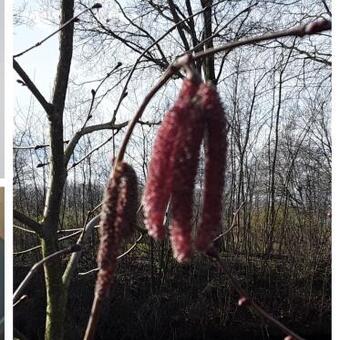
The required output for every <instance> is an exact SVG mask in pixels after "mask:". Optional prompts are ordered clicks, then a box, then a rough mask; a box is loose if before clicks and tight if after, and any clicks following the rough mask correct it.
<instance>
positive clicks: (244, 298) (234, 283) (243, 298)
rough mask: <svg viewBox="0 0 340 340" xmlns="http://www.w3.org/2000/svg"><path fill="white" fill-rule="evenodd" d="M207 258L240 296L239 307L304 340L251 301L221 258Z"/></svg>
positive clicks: (215, 254) (213, 255)
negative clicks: (251, 311) (225, 276)
mask: <svg viewBox="0 0 340 340" xmlns="http://www.w3.org/2000/svg"><path fill="white" fill-rule="evenodd" d="M207 255H208V257H209V258H210V259H211V260H213V261H214V262H215V263H216V264H217V267H218V268H219V269H220V270H221V271H222V272H223V273H224V274H226V275H227V277H228V279H229V281H230V283H231V285H232V286H233V288H234V289H235V290H236V292H237V293H238V294H239V295H240V299H239V305H240V306H247V307H249V308H252V309H253V310H254V311H255V312H256V313H257V314H258V315H260V316H262V317H263V318H264V319H266V320H268V321H269V322H270V323H272V324H273V325H275V326H276V327H278V328H280V329H281V330H282V331H283V332H284V333H285V334H287V335H290V336H292V337H293V339H294V340H304V339H303V338H302V337H301V336H299V335H298V334H296V333H295V332H293V331H292V330H291V329H289V328H288V327H287V326H285V325H284V324H282V323H281V322H280V321H278V320H277V319H275V318H274V317H273V316H272V315H271V314H269V313H268V312H266V311H265V310H264V309H263V308H262V307H261V306H260V305H258V304H257V303H256V302H255V301H253V299H252V298H251V297H250V296H249V295H248V293H247V292H246V291H245V290H244V289H243V288H242V287H241V285H240V284H239V283H238V281H237V280H236V279H235V278H234V277H233V276H232V275H231V274H230V272H229V271H228V270H227V269H226V266H225V265H224V263H223V262H222V260H221V258H220V257H219V255H218V254H217V253H214V252H211V253H209V254H207Z"/></svg>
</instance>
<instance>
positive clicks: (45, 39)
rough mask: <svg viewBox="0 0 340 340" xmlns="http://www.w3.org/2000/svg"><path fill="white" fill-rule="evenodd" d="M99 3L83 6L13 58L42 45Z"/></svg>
mask: <svg viewBox="0 0 340 340" xmlns="http://www.w3.org/2000/svg"><path fill="white" fill-rule="evenodd" d="M99 5H100V4H94V5H93V6H92V7H87V8H85V9H84V10H83V11H81V12H80V13H79V14H77V15H76V16H74V17H73V18H71V19H70V20H67V21H66V22H65V23H64V24H63V25H61V26H60V27H59V28H58V29H57V30H55V31H54V32H52V33H51V34H49V35H48V36H47V37H46V38H44V39H43V40H41V41H39V42H37V43H36V44H34V45H33V46H31V47H29V48H27V49H26V50H24V51H22V52H20V53H18V54H15V55H14V56H13V58H18V57H21V56H22V55H24V54H25V53H27V52H29V51H31V50H33V49H34V48H36V47H39V46H40V45H42V44H43V43H44V42H45V41H47V40H48V39H50V38H51V37H53V36H54V35H55V34H57V33H58V32H60V31H61V30H63V29H64V28H65V27H66V26H68V25H69V24H71V23H72V22H74V21H75V20H77V19H78V18H79V17H80V16H81V15H82V14H84V13H85V12H87V11H90V10H92V9H94V8H97V9H99V8H100V7H101V5H100V6H99Z"/></svg>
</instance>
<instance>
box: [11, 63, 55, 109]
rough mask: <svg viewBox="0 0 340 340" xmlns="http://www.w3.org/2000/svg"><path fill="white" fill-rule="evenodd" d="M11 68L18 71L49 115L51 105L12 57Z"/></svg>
mask: <svg viewBox="0 0 340 340" xmlns="http://www.w3.org/2000/svg"><path fill="white" fill-rule="evenodd" d="M13 68H14V70H15V71H16V72H17V73H18V75H19V76H20V77H21V79H22V80H23V81H24V83H25V85H26V86H27V87H28V88H29V90H30V91H31V92H32V94H33V96H34V97H35V98H36V99H37V100H38V102H39V103H40V104H41V106H42V107H43V108H44V110H45V111H46V113H47V115H51V113H52V111H53V105H52V104H51V103H49V102H48V101H47V100H46V99H45V97H44V96H43V95H42V94H41V92H40V91H39V90H38V88H37V87H36V86H35V84H34V83H33V82H32V80H31V79H30V78H29V76H28V75H27V74H26V72H25V71H24V70H23V69H22V68H21V66H20V65H19V63H18V62H17V61H16V60H14V59H13Z"/></svg>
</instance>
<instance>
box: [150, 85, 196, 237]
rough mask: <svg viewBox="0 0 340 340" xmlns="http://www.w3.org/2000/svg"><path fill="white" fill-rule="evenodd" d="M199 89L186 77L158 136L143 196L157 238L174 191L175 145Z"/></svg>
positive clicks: (152, 234)
mask: <svg viewBox="0 0 340 340" xmlns="http://www.w3.org/2000/svg"><path fill="white" fill-rule="evenodd" d="M196 91H197V85H196V84H195V83H193V82H192V81H191V80H188V79H186V80H184V82H183V85H182V89H181V91H180V94H179V97H178V99H177V100H176V103H175V105H174V107H173V108H172V109H170V111H169V112H168V113H167V114H166V115H165V117H164V120H163V122H162V125H161V126H160V128H159V130H158V133H157V136H156V139H155V143H154V147H153V151H152V157H151V160H150V163H149V170H148V179H147V182H146V185H145V190H144V195H143V206H144V213H145V225H146V228H147V229H148V233H149V235H150V236H152V237H153V238H155V239H157V240H160V239H163V238H164V237H165V227H164V225H163V221H164V215H165V211H166V207H167V204H168V202H169V199H170V195H171V191H172V183H173V167H174V160H175V159H174V157H173V156H172V153H173V149H174V144H175V141H176V140H177V138H178V134H179V132H180V130H181V128H182V127H181V126H182V120H183V118H184V117H185V114H186V112H187V107H188V105H189V103H190V101H191V98H192V97H193V96H194V94H195V93H196Z"/></svg>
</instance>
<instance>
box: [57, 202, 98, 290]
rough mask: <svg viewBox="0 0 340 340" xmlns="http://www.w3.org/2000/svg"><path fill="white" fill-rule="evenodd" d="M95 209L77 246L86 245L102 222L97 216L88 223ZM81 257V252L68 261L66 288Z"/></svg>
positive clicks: (65, 272) (64, 279) (64, 281)
mask: <svg viewBox="0 0 340 340" xmlns="http://www.w3.org/2000/svg"><path fill="white" fill-rule="evenodd" d="M95 209H96V208H94V209H93V210H92V211H90V212H88V215H87V219H86V222H85V226H84V228H83V231H82V232H81V235H80V236H79V238H78V240H77V245H78V246H80V247H81V246H82V245H83V244H84V242H85V240H86V238H87V237H88V235H89V233H90V231H91V230H93V229H94V228H95V226H97V225H98V223H99V221H100V215H96V216H95V217H93V218H92V219H91V220H90V221H88V220H89V216H90V214H91V213H92V212H93V211H94V210H95ZM80 256H81V251H80V252H77V253H74V254H72V256H71V258H70V260H69V261H68V264H67V267H66V269H65V271H64V274H63V283H64V285H65V286H68V285H69V283H70V281H71V278H72V275H73V273H74V271H75V269H76V267H77V265H78V262H79V259H80Z"/></svg>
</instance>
